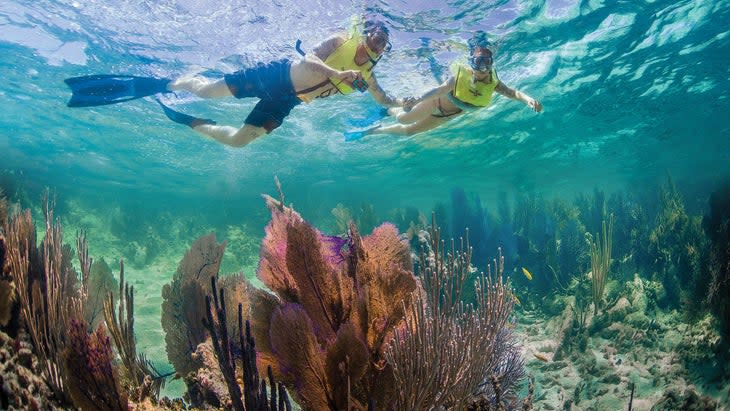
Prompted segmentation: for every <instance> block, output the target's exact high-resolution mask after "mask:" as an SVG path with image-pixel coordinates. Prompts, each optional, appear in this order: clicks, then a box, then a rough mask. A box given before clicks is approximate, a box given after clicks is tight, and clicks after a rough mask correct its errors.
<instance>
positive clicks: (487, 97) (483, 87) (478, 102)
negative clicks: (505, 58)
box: [452, 63, 499, 107]
mask: <svg viewBox="0 0 730 411" xmlns="http://www.w3.org/2000/svg"><path fill="white" fill-rule="evenodd" d="M452 71H454V78H455V83H454V90H453V91H452V94H453V95H454V97H455V98H456V99H458V100H459V101H462V102H464V103H466V104H470V105H472V106H475V107H487V106H488V105H489V104H490V103H491V102H492V95H493V94H494V89H495V88H496V87H497V84H498V83H499V79H498V78H497V71H496V70H494V67H492V78H491V82H490V83H484V82H482V81H472V73H473V70H472V69H471V68H469V67H467V66H465V65H464V64H460V63H455V64H454V65H453V66H452Z"/></svg>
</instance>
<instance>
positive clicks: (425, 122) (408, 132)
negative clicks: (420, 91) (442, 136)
mask: <svg viewBox="0 0 730 411" xmlns="http://www.w3.org/2000/svg"><path fill="white" fill-rule="evenodd" d="M455 116H456V115H454V116H451V117H435V116H432V115H429V116H428V117H425V118H422V119H420V120H418V121H416V122H414V123H408V124H393V125H390V126H385V127H384V126H378V127H374V128H371V129H370V130H368V131H366V132H365V135H371V134H394V135H398V136H412V135H414V134H418V133H422V132H424V131H427V130H431V129H433V128H436V127H438V126H440V125H442V124H444V123H446V122H447V121H449V120H450V119H451V118H452V117H455Z"/></svg>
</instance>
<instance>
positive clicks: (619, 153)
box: [0, 0, 730, 361]
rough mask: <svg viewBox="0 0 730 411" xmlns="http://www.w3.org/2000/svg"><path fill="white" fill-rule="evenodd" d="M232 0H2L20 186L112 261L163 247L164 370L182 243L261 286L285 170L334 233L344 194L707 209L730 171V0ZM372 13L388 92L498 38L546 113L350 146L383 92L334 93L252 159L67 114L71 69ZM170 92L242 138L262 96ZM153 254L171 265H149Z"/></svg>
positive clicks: (488, 118)
mask: <svg viewBox="0 0 730 411" xmlns="http://www.w3.org/2000/svg"><path fill="white" fill-rule="evenodd" d="M223 3H224V2H213V1H199V0H196V1H177V2H176V1H146V2H143V1H135V2H111V1H99V0H96V1H86V2H76V1H14V0H10V1H5V2H2V3H0V24H1V25H2V26H1V27H2V28H1V29H0V55H2V58H0V78H1V79H2V80H1V81H0V107H2V110H3V115H2V116H0V129H1V130H2V133H0V160H1V161H2V162H1V164H0V168H1V169H2V171H3V175H4V177H3V179H4V180H6V181H12V182H13V184H17V185H19V186H21V185H22V187H23V189H24V190H25V192H26V193H27V194H26V195H27V197H28V198H29V199H30V200H32V201H36V199H37V198H39V197H38V196H39V195H40V193H41V192H42V191H43V190H44V188H45V187H51V188H52V189H54V190H55V192H56V193H57V197H58V207H59V214H61V215H64V216H67V217H65V218H67V219H68V220H69V221H71V227H74V228H75V227H82V228H91V229H92V230H96V232H92V233H90V235H89V239H90V247H91V251H92V254H94V255H97V256H105V257H106V258H107V259H108V260H111V262H110V265H112V267H114V266H115V265H114V263H113V262H114V261H115V260H114V258H117V259H118V258H119V257H125V258H129V257H128V256H126V255H119V254H124V253H125V252H129V248H124V247H121V246H119V245H118V244H112V243H113V242H110V244H111V245H109V247H106V248H105V245H106V244H105V243H104V238H105V234H104V233H106V232H114V230H115V229H114V227H113V224H116V225H117V226H121V228H117V229H116V230H117V234H115V235H116V237H117V238H124V237H125V235H126V236H127V237H129V238H134V239H135V241H138V242H139V243H142V242H143V240H144V239H145V237H146V236H147V237H149V238H148V241H150V242H154V241H159V242H160V243H165V244H161V245H159V247H160V248H164V249H165V250H166V252H161V253H160V256H163V255H166V256H168V258H167V259H165V260H164V261H163V262H159V261H157V260H155V258H156V257H155V258H152V257H151V258H150V261H146V262H145V261H143V259H142V260H140V262H139V264H137V267H136V269H135V268H134V267H130V270H131V272H132V277H131V278H132V279H134V281H135V282H136V287H137V289H138V291H139V292H140V298H141V302H140V306H139V310H140V311H139V315H140V316H141V317H142V318H141V320H140V322H139V324H138V333H140V334H142V335H143V337H142V339H143V342H142V344H141V348H142V349H143V350H146V351H147V352H148V353H150V354H149V355H150V357H151V358H153V359H155V360H157V361H164V360H162V359H164V346H161V345H159V344H158V343H157V342H155V341H156V340H155V339H156V338H159V333H160V332H161V331H160V330H159V301H160V297H159V288H160V285H161V284H164V283H165V282H167V281H169V279H170V276H171V273H172V272H174V269H175V264H176V263H177V261H178V260H179V258H181V256H182V254H183V253H184V250H185V247H186V246H187V245H189V244H190V242H192V241H193V240H194V238H196V236H197V235H200V234H202V233H204V232H206V231H207V230H211V229H214V230H217V231H218V235H219V237H220V238H227V239H229V241H230V246H229V251H230V250H234V251H233V254H234V256H233V257H232V258H233V260H232V261H233V262H232V263H230V264H229V265H228V266H227V267H228V268H229V270H228V271H231V270H240V269H242V268H245V269H247V270H248V271H247V272H248V273H250V272H251V269H252V267H253V266H255V260H256V252H257V250H256V249H255V246H251V247H249V245H250V244H248V243H245V244H242V243H241V242H242V241H243V240H241V239H242V238H246V237H247V236H249V237H250V236H253V237H256V236H261V235H262V233H261V229H262V228H263V226H264V224H265V223H266V221H267V219H268V216H269V214H268V211H267V210H266V209H265V207H264V205H263V202H262V201H261V199H260V196H259V195H260V193H270V194H274V193H275V186H274V183H273V179H274V176H278V178H279V179H280V181H281V183H282V186H283V189H284V192H285V194H286V197H287V201H288V202H293V203H294V205H295V206H296V208H297V209H298V210H299V211H300V212H301V213H302V215H303V216H305V217H306V218H308V219H309V220H311V221H312V222H313V223H315V224H317V225H319V226H322V227H324V228H325V229H326V228H330V229H334V223H333V222H332V220H333V219H332V215H331V210H332V209H333V208H334V207H335V206H336V205H337V204H338V203H343V204H345V205H347V206H350V207H359V205H360V204H361V203H363V202H367V203H371V204H373V205H374V207H375V209H376V210H379V211H381V212H382V215H384V216H385V215H387V211H388V210H391V209H393V208H397V207H408V206H411V207H417V208H418V209H419V210H421V211H422V212H425V213H428V212H429V211H430V210H431V209H432V208H433V206H434V204H436V203H438V202H448V201H449V199H450V193H451V190H452V189H454V188H457V187H458V188H462V189H463V190H464V191H465V192H467V193H476V194H478V195H479V196H480V198H481V201H482V203H483V204H484V205H485V206H486V207H487V208H493V205H494V203H495V200H496V199H497V198H498V197H499V196H500V195H502V193H506V194H507V195H508V196H509V195H512V194H520V193H533V194H540V195H542V196H545V197H564V198H572V196H573V195H575V194H578V193H585V192H590V191H592V190H593V189H594V188H599V189H601V190H604V191H607V192H614V191H630V192H639V193H641V192H642V191H644V190H648V189H654V188H655V187H656V186H657V185H658V184H659V183H660V182H661V181H663V180H664V179H665V178H666V176H667V175H671V177H672V179H673V180H674V181H675V183H676V185H677V187H678V188H679V189H680V191H683V192H684V193H686V194H687V196H686V201H687V203H688V204H689V205H690V206H691V207H695V208H700V207H702V206H703V205H704V204H705V203H706V198H707V195H708V193H709V192H710V191H712V190H713V188H714V187H715V186H716V185H717V184H718V183H719V182H721V181H724V180H726V179H727V178H728V177H729V176H730V139H728V136H729V135H730V133H729V132H728V131H729V127H728V125H727V124H728V123H727V119H726V117H727V114H728V113H729V112H730V110H729V109H730V102H729V101H728V90H730V87H729V86H730V73H729V70H730V68H729V67H730V66H729V65H728V62H729V60H728V56H730V47H729V46H730V37H729V36H728V34H729V31H728V25H727V21H728V19H729V18H730V2H728V1H648V2H635V1H619V2H600V1H583V2H575V1H498V2H482V1H450V2H447V3H446V4H445V5H444V4H442V2H435V1H432V2H425V1H398V2H395V1H392V2H384V1H379V2H371V3H365V4H363V2H324V1H320V2H307V3H302V2H300V1H292V0H285V1H278V2H274V3H269V2H260V4H259V3H256V4H251V2H245V1H237V2H234V1H230V2H225V4H223ZM364 10H365V11H367V12H368V13H370V14H371V15H376V16H378V17H379V18H381V19H383V20H385V21H386V22H387V23H388V24H389V26H390V27H391V41H392V43H393V51H392V52H391V53H390V54H388V55H387V56H386V57H385V58H384V59H383V60H382V62H381V63H379V65H378V68H377V74H378V78H379V80H380V83H381V85H382V86H383V87H384V88H385V89H386V90H387V91H389V92H390V93H392V94H394V95H397V96H407V95H418V94H420V93H423V92H425V91H427V90H428V89H429V88H431V87H433V86H435V85H436V84H437V81H436V78H437V77H439V76H441V75H442V74H443V72H445V71H447V70H448V66H449V64H450V62H451V61H452V59H454V58H457V57H458V56H460V55H461V51H460V50H461V49H460V48H459V47H457V45H459V44H461V45H463V44H465V42H466V39H468V38H469V36H470V35H471V33H472V32H473V31H474V30H477V29H482V30H486V31H487V32H489V33H490V35H492V36H493V37H494V38H496V39H497V42H498V45H499V49H498V52H497V55H496V62H495V64H496V68H497V71H498V73H499V76H500V79H501V80H502V81H503V82H504V83H506V84H507V85H510V86H512V87H515V88H517V89H520V90H522V91H525V92H526V93H528V94H530V95H532V96H533V97H535V98H537V99H539V100H540V101H542V103H543V104H544V107H545V109H544V112H543V113H540V114H536V113H534V112H532V111H531V110H529V109H528V108H527V107H525V106H524V105H522V104H521V103H518V102H515V101H510V100H508V99H506V98H504V97H501V96H499V97H496V101H495V104H494V105H493V106H492V107H490V108H489V109H487V110H482V111H481V112H478V113H474V114H470V115H466V116H462V117H460V118H458V119H456V120H455V121H452V122H451V123H449V126H448V128H444V127H442V128H439V129H436V130H433V131H431V132H428V133H425V134H422V135H417V136H413V137H408V138H395V137H388V136H373V137H369V138H365V139H362V140H358V141H356V142H345V141H344V139H343V136H342V131H344V130H347V129H349V128H351V127H352V126H351V125H350V124H349V120H350V119H352V118H358V117H359V116H362V115H363V113H364V112H367V111H368V110H372V109H373V108H374V107H375V102H374V101H373V99H372V98H371V97H370V96H369V95H367V94H363V95H359V94H358V95H351V96H348V97H343V96H336V97H333V98H329V99H326V100H323V101H317V102H315V103H312V104H309V105H301V106H299V107H297V108H295V109H294V111H293V112H292V114H291V115H290V116H289V117H288V118H287V120H286V122H285V123H284V125H283V126H282V127H281V128H279V129H277V130H276V131H275V132H274V133H272V134H270V135H268V136H266V137H264V138H261V139H260V140H258V141H256V142H254V143H253V144H251V145H249V146H247V147H245V148H243V149H235V148H229V147H224V146H222V145H220V144H218V143H215V142H213V141H211V140H207V139H205V138H203V137H201V136H199V135H197V134H195V133H194V132H192V131H191V130H189V129H188V128H186V127H183V126H180V125H177V124H174V123H171V122H170V121H169V120H167V118H165V116H164V115H163V113H162V112H161V110H160V109H159V107H158V106H157V104H155V103H154V102H153V101H151V100H137V101H133V102H129V103H125V104H119V105H113V106H107V107H96V108H87V109H70V108H67V107H66V106H65V103H66V101H67V99H68V97H69V94H70V93H69V91H68V89H67V88H66V86H65V84H64V83H63V79H64V78H67V77H73V76H80V75H87V74H95V73H119V74H133V75H143V76H150V75H154V76H164V77H175V76H178V75H182V74H185V73H190V72H193V71H202V70H209V71H210V73H211V75H213V74H215V73H218V74H220V73H223V72H232V71H234V70H236V69H238V68H241V67H242V66H244V65H246V64H250V63H252V62H255V61H262V60H263V61H265V60H271V59H277V58H280V57H282V56H284V57H292V58H293V57H295V56H296V52H295V50H294V43H295V41H296V40H297V39H301V40H302V41H303V44H304V47H305V48H307V47H311V46H312V45H314V44H316V43H317V42H318V41H319V40H320V39H323V38H325V37H326V36H328V35H329V34H330V33H331V32H333V31H337V30H339V29H341V28H343V27H345V26H346V25H347V24H348V23H347V22H348V19H349V17H350V16H351V15H352V14H354V13H359V12H363V11H364ZM169 101H170V102H171V104H173V105H174V107H175V108H177V109H180V110H182V111H185V112H188V113H194V114H196V115H198V116H201V117H207V118H213V119H216V120H217V121H218V122H219V124H228V125H234V126H238V125H240V124H241V123H242V121H243V119H244V118H245V116H246V114H247V113H248V111H249V110H250V109H251V108H252V107H253V105H254V104H255V101H254V100H252V99H249V100H235V99H232V98H229V99H221V100H215V101H203V100H200V99H197V98H194V97H192V96H191V95H188V94H185V93H180V94H179V95H178V96H177V97H172V98H170V99H169ZM8 184H10V183H8ZM73 216H75V217H73ZM90 216H94V217H93V218H92V217H90ZM160 216H166V218H163V219H161V218H160ZM173 216H178V217H179V219H175V218H173ZM105 217H108V218H109V220H105V219H104V218H105ZM156 225H157V226H156ZM163 225H164V228H163V227H161V226H163ZM234 226H240V227H245V229H241V230H242V231H243V233H241V232H238V231H235V230H233V229H232V228H231V227H234ZM140 227H142V228H140ZM185 227H194V229H188V230H187V231H186V228H185ZM135 230H137V231H136V232H135ZM158 231H160V232H164V233H165V234H164V235H163V234H160V235H157V236H155V233H157V232H158ZM171 231H175V233H176V237H174V238H173V237H170V236H169V235H168V234H169V232H171ZM72 235H73V231H71V232H68V236H67V240H68V241H71V237H72ZM150 236H151V237H150ZM235 239H238V240H241V241H238V242H236V241H235ZM94 240H97V241H96V242H95V241H94ZM170 242H175V244H174V245H171V244H168V243H170ZM254 244H255V241H254ZM112 246H113V247H112ZM236 251H238V253H236ZM147 252H148V253H151V252H150V251H147ZM159 258H160V259H161V258H162V257H159ZM144 263H149V264H150V265H151V266H152V265H154V264H153V263H157V264H156V265H154V266H155V268H154V270H153V269H147V270H145V269H144V267H145V264H144ZM155 270H156V271H155ZM150 279H152V280H150ZM145 301H146V302H145ZM155 330H156V332H157V333H158V334H154V335H156V337H155V336H150V333H154V332H155ZM157 341H159V340H157Z"/></svg>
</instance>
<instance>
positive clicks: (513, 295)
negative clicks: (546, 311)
mask: <svg viewBox="0 0 730 411" xmlns="http://www.w3.org/2000/svg"><path fill="white" fill-rule="evenodd" d="M512 298H514V299H515V302H516V303H517V305H522V303H521V302H520V299H519V298H517V296H516V295H515V294H512Z"/></svg>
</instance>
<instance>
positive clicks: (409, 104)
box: [403, 97, 418, 111]
mask: <svg viewBox="0 0 730 411" xmlns="http://www.w3.org/2000/svg"><path fill="white" fill-rule="evenodd" d="M416 104H418V99H417V98H415V97H405V98H403V110H405V111H411V109H412V108H413V107H414V106H415V105H416Z"/></svg>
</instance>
